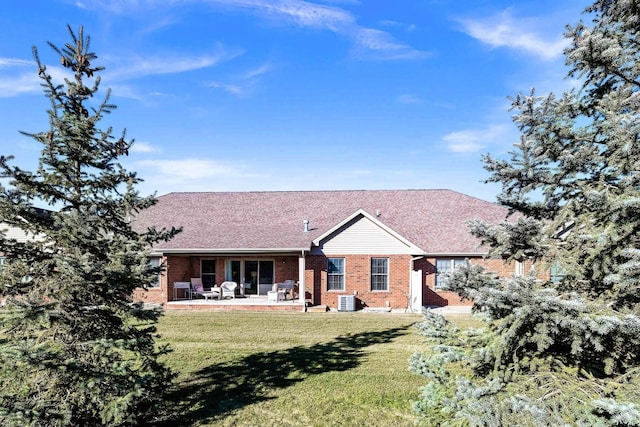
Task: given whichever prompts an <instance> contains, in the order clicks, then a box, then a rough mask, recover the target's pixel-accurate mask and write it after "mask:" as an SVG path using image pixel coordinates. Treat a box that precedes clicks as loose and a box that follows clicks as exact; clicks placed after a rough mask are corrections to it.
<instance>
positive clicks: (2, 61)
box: [0, 58, 35, 68]
mask: <svg viewBox="0 0 640 427" xmlns="http://www.w3.org/2000/svg"><path fill="white" fill-rule="evenodd" d="M16 66H34V67H35V62H34V61H27V60H24V59H19V58H0V68H6V67H16Z"/></svg>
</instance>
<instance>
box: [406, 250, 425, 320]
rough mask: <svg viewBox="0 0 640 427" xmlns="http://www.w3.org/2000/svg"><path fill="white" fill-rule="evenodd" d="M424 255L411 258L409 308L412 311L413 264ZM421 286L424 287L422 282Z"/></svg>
mask: <svg viewBox="0 0 640 427" xmlns="http://www.w3.org/2000/svg"><path fill="white" fill-rule="evenodd" d="M424 257H425V255H420V256H416V257H413V258H411V262H410V263H409V306H408V307H407V308H408V309H409V311H410V312H411V313H413V312H414V310H413V265H414V263H415V262H416V261H418V260H419V259H422V258H424ZM420 287H421V288H422V284H420ZM421 296H422V295H421ZM420 305H422V301H420Z"/></svg>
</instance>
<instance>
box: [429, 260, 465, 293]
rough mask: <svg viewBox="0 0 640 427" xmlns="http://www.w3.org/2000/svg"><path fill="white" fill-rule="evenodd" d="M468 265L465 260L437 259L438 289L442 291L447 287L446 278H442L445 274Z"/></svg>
mask: <svg viewBox="0 0 640 427" xmlns="http://www.w3.org/2000/svg"><path fill="white" fill-rule="evenodd" d="M466 263H467V260H466V259H463V258H438V259H436V289H442V288H444V285H445V282H446V281H445V278H444V276H442V275H443V274H445V273H448V272H450V271H453V269H455V268H458V267H460V266H462V265H465V264H466Z"/></svg>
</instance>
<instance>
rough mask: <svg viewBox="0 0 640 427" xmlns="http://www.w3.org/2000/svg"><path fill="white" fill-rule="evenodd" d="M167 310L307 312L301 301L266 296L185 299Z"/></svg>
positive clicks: (167, 306)
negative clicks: (279, 299)
mask: <svg viewBox="0 0 640 427" xmlns="http://www.w3.org/2000/svg"><path fill="white" fill-rule="evenodd" d="M164 308H165V309H167V310H217V311H224V310H247V311H305V310H304V308H305V307H304V306H303V304H302V303H301V302H300V300H298V299H296V300H289V299H288V300H283V301H271V300H269V299H267V297H266V296H247V297H244V298H227V299H223V300H218V299H211V298H210V299H207V300H205V299H202V298H198V299H185V300H178V301H170V302H168V303H166V304H165V306H164Z"/></svg>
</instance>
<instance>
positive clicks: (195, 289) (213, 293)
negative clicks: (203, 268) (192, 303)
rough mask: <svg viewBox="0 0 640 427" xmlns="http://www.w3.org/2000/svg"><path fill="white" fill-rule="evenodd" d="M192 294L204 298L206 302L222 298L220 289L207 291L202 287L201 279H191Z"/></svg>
mask: <svg viewBox="0 0 640 427" xmlns="http://www.w3.org/2000/svg"><path fill="white" fill-rule="evenodd" d="M191 294H192V295H198V296H201V297H204V299H205V300H208V299H209V297H212V298H215V297H218V298H220V290H219V289H218V288H215V287H213V288H211V289H210V290H208V291H205V290H204V286H202V279H201V278H199V277H192V278H191Z"/></svg>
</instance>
